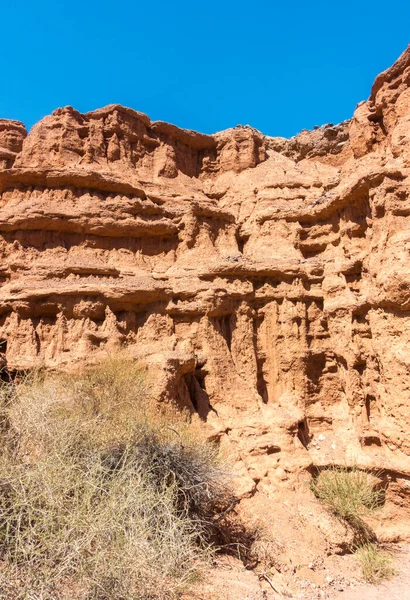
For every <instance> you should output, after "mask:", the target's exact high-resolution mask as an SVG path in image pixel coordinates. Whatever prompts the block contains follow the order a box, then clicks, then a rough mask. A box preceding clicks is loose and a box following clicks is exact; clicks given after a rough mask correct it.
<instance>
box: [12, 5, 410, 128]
mask: <svg viewBox="0 0 410 600" xmlns="http://www.w3.org/2000/svg"><path fill="white" fill-rule="evenodd" d="M0 22H1V25H2V27H1V42H0V43H1V52H0V58H1V67H0V68H1V72H0V117H4V118H11V119H18V120H21V121H23V122H24V123H25V124H26V126H27V127H31V126H32V125H33V124H34V123H35V122H36V121H38V120H39V119H41V118H42V117H43V116H45V115H46V114H49V113H50V112H51V111H52V110H54V109H55V108H57V107H59V106H65V105H68V104H69V105H72V106H74V107H75V108H77V109H78V110H80V111H81V112H86V111H89V110H93V109H96V108H99V107H101V106H104V105H106V104H111V103H121V104H124V105H126V106H131V107H132V108H135V109H137V110H140V111H142V112H145V113H147V114H148V115H149V116H150V117H151V119H153V120H163V121H169V122H171V123H175V124H176V125H178V126H180V127H186V128H189V129H196V130H198V131H203V132H206V133H212V132H215V131H219V130H222V129H226V128H228V127H233V126H235V125H237V124H242V125H246V124H249V125H252V126H253V127H256V128H257V129H260V130H261V131H262V132H264V133H265V134H268V135H282V136H286V137H289V136H292V135H294V134H296V133H298V132H299V131H300V130H301V129H303V128H307V129H310V128H312V127H313V126H314V125H322V124H324V123H329V122H333V123H337V122H339V121H342V120H344V119H347V118H349V117H350V116H351V115H352V113H353V110H354V108H355V106H356V104H357V103H358V102H359V101H360V100H364V99H366V98H367V97H368V95H369V92H370V87H371V84H372V82H373V79H374V77H375V76H376V75H377V74H378V73H379V72H380V71H383V70H384V69H386V68H387V67H389V66H390V65H391V64H392V63H393V62H394V61H395V60H396V58H398V56H399V55H400V54H401V52H402V51H403V50H404V49H405V48H406V47H407V44H408V43H409V42H410V0H389V1H386V0H355V1H353V0H342V1H341V0H327V1H325V0H311V1H310V2H308V1H302V0H293V1H291V0H282V1H277V0H267V1H265V0H248V1H243V0H236V1H233V0H202V1H198V0H189V1H188V0H174V1H166V0H143V1H141V0H117V1H115V2H114V1H113V0H98V1H97V0H70V1H68V0H54V1H52V0H36V1H35V0H3V1H0Z"/></svg>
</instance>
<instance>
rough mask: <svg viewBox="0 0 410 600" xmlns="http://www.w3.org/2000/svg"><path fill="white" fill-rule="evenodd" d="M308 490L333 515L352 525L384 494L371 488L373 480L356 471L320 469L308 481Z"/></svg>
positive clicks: (365, 473)
mask: <svg viewBox="0 0 410 600" xmlns="http://www.w3.org/2000/svg"><path fill="white" fill-rule="evenodd" d="M311 488H312V491H313V493H314V494H315V496H316V497H317V498H319V500H321V501H322V502H323V503H324V504H325V505H326V506H327V507H328V508H329V509H330V510H331V511H332V512H333V513H334V514H335V515H336V516H338V517H340V518H341V519H345V520H346V521H348V522H349V523H350V524H352V525H355V524H356V523H358V522H360V520H361V519H362V517H363V515H365V514H366V513H367V512H369V511H372V510H375V509H376V508H377V507H378V506H380V504H381V503H382V501H383V497H384V491H383V490H382V489H378V488H377V487H376V486H375V478H374V477H373V476H372V475H371V474H370V473H368V472H366V471H362V470H360V469H358V468H352V469H348V468H346V467H333V468H328V469H323V470H322V471H320V473H319V475H318V476H317V477H316V478H315V479H313V480H312V484H311Z"/></svg>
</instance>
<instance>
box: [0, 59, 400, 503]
mask: <svg viewBox="0 0 410 600" xmlns="http://www.w3.org/2000/svg"><path fill="white" fill-rule="evenodd" d="M23 140H24V141H23ZM0 166H1V170H0V196H1V204H0V250H1V258H2V260H1V263H0V269H1V271H0V278H1V289H0V345H1V348H0V350H3V352H5V353H6V357H7V361H8V366H9V369H10V370H21V369H26V368H29V367H32V366H34V365H36V364H45V365H46V366H61V365H64V364H66V363H70V362H72V361H76V360H80V359H84V358H85V357H87V358H89V357H90V356H91V357H92V356H93V354H97V353H98V352H102V351H104V352H112V351H114V350H115V349H117V348H121V347H124V346H126V347H128V348H129V350H130V352H133V353H134V354H135V356H138V357H141V358H143V359H144V360H145V362H146V363H149V364H150V368H151V372H153V373H155V374H156V375H155V389H156V392H157V394H158V396H159V397H160V399H161V400H162V401H172V402H176V403H177V404H178V405H179V406H181V407H185V408H187V409H188V410H189V411H191V412H192V413H193V414H198V415H199V418H201V419H202V420H203V421H204V422H205V421H206V422H207V426H208V427H209V432H210V435H211V436H213V437H214V439H218V440H219V442H220V444H221V446H222V447H226V448H227V449H228V451H229V452H230V453H231V456H233V457H234V458H235V463H236V467H237V473H238V493H239V494H240V495H241V496H242V497H246V496H247V495H248V496H249V495H251V494H253V493H255V490H256V489H257V488H258V489H264V490H269V487H270V486H271V487H272V486H273V487H275V486H276V485H279V484H280V483H281V482H283V481H286V480H287V479H288V477H289V476H290V474H291V473H293V472H296V471H298V470H300V469H309V468H311V467H312V466H321V465H326V464H331V463H342V464H345V463H349V462H356V463H358V464H360V465H365V466H369V467H371V468H383V469H385V472H386V473H388V474H389V477H390V484H391V488H392V489H394V491H395V497H396V498H399V500H398V502H402V503H405V502H406V499H407V502H408V498H409V494H410V485H409V482H410V437H409V431H410V410H409V409H410V395H409V394H410V353H409V351H408V347H409V345H410V227H409V224H410V196H409V192H410V49H408V50H406V51H405V52H404V54H403V55H402V56H401V57H400V58H399V60H398V61H397V62H396V63H395V64H394V65H393V66H392V67H391V68H390V69H388V70H387V71H386V72H384V73H382V74H381V75H379V76H378V77H377V79H376V81H375V83H374V86H373V89H372V92H371V96H370V98H369V100H368V101H367V102H362V103H361V104H359V106H358V107H357V109H356V111H355V113H354V116H353V118H352V119H351V120H350V121H347V122H344V123H342V124H340V125H338V126H333V125H325V126H323V127H321V128H318V129H316V130H314V131H311V132H308V131H303V132H302V133H301V134H299V135H298V136H296V137H294V138H292V139H290V140H287V139H284V138H272V137H267V136H264V135H262V134H261V133H260V132H258V131H256V130H255V129H252V128H251V127H248V126H245V127H243V126H238V127H236V128H234V129H230V130H227V131H223V132H221V133H217V134H215V135H212V136H211V135H203V134H199V133H195V132H193V131H186V130H182V129H179V128H177V127H175V126H173V125H169V124H167V123H162V122H151V121H150V119H149V118H148V117H147V116H146V115H144V114H142V113H139V112H136V111H134V110H131V109H129V108H124V107H122V106H118V105H111V106H107V107H105V108H102V109H99V110H96V111H93V112H90V113H87V114H80V113H79V112H77V111H76V110H74V109H73V108H70V107H66V108H62V109H58V110H56V111H55V112H54V113H53V114H52V115H50V116H48V117H46V118H45V119H43V120H42V121H40V122H39V123H38V124H37V125H35V127H34V128H33V129H32V131H31V132H30V134H29V135H28V136H27V135H26V131H25V128H24V126H23V125H22V124H21V123H18V122H15V121H5V120H1V121H0Z"/></svg>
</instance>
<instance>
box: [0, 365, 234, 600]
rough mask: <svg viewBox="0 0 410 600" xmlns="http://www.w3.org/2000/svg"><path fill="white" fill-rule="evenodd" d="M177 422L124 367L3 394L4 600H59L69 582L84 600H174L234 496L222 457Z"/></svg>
mask: <svg viewBox="0 0 410 600" xmlns="http://www.w3.org/2000/svg"><path fill="white" fill-rule="evenodd" d="M174 417H175V415H174ZM172 418H173V416H172V414H168V415H166V414H165V415H164V414H160V413H159V412H158V411H157V409H156V408H155V406H154V405H152V403H151V402H150V401H149V397H148V394H147V391H146V389H145V385H144V379H143V377H142V376H141V373H140V371H139V369H138V366H137V365H135V363H133V362H132V361H131V360H128V359H126V358H117V359H108V360H107V361H105V362H104V363H102V364H101V365H99V366H97V367H95V368H93V369H91V370H89V371H84V372H83V373H81V374H77V375H76V376H68V375H60V376H42V375H41V374H36V375H33V376H30V377H29V378H28V379H26V381H24V382H23V383H21V384H20V385H19V386H18V387H17V388H15V389H12V388H10V387H9V386H6V387H3V388H2V396H1V401H0V435H1V438H2V439H1V441H2V445H3V451H2V454H1V457H0V559H1V561H2V567H3V568H2V569H0V597H1V589H2V587H1V586H2V585H3V589H5V590H6V592H3V593H4V594H5V595H6V597H7V598H8V599H9V598H10V600H11V599H12V598H14V597H15V598H22V599H23V598H24V599H28V598H30V597H31V598H38V600H51V599H53V600H56V599H58V598H64V597H65V596H64V589H65V585H67V584H66V583H65V582H69V587H70V588H73V586H74V587H75V586H77V588H76V589H78V593H77V595H76V597H78V598H84V600H94V599H95V600H106V599H107V600H108V598H109V599H110V600H143V599H144V600H165V599H168V598H175V597H177V596H178V593H179V592H180V591H181V590H183V589H184V588H185V587H186V585H187V584H189V582H190V581H191V580H192V578H194V577H196V576H197V575H198V573H200V571H201V566H203V565H204V564H206V561H207V558H208V557H209V554H210V545H209V537H210V536H211V535H212V525H213V522H214V516H215V514H216V513H217V512H218V510H221V509H223V508H224V506H225V505H226V504H227V502H229V500H230V494H229V491H228V488H227V485H226V476H225V472H224V469H223V468H222V467H221V466H220V465H219V464H218V461H217V458H216V453H215V451H214V450H213V449H212V448H211V447H209V446H208V445H206V444H204V443H203V442H200V441H199V442H193V441H192V439H191V438H190V436H189V435H187V433H186V432H187V427H186V426H185V425H184V423H174V422H173V420H172ZM179 419H180V417H179ZM175 431H177V433H178V435H176V433H175ZM1 577H3V581H1ZM6 580H8V581H9V582H10V581H13V580H14V581H15V582H16V583H15V585H14V588H15V589H14V592H9V591H7V590H9V588H8V587H7V583H6ZM12 594H15V595H12ZM69 597H70V596H69ZM71 597H72V596H71Z"/></svg>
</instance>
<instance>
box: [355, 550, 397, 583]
mask: <svg viewBox="0 0 410 600" xmlns="http://www.w3.org/2000/svg"><path fill="white" fill-rule="evenodd" d="M356 556H357V558H358V560H359V562H360V564H361V567H362V572H363V577H364V578H365V579H366V581H368V582H369V583H379V582H380V581H382V580H383V579H390V578H391V577H393V575H394V574H395V571H394V568H393V564H392V558H391V555H390V554H389V553H388V552H386V551H385V550H380V549H379V548H378V547H377V545H376V544H364V545H363V546H361V547H360V548H358V550H357V552H356Z"/></svg>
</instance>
